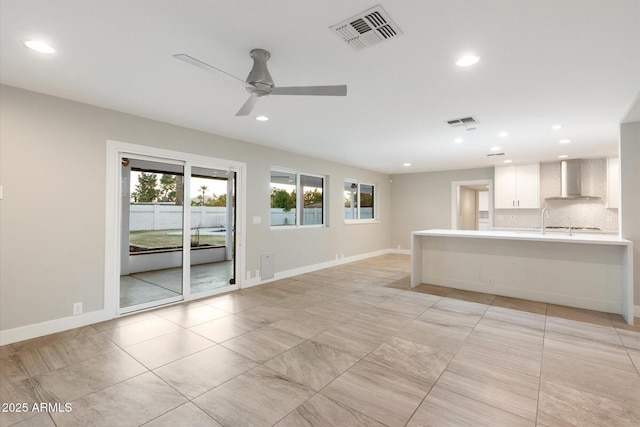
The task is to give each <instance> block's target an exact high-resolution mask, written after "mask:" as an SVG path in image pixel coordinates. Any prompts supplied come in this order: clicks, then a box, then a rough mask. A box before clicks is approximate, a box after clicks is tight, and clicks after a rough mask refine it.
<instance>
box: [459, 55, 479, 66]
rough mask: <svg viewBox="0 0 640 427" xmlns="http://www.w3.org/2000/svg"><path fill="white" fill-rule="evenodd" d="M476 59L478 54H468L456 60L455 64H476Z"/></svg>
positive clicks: (477, 59)
mask: <svg viewBox="0 0 640 427" xmlns="http://www.w3.org/2000/svg"><path fill="white" fill-rule="evenodd" d="M478 61H480V57H479V56H475V55H468V56H463V57H462V58H460V59H458V60H457V61H456V65H457V66H458V67H468V66H470V65H473V64H477V63H478Z"/></svg>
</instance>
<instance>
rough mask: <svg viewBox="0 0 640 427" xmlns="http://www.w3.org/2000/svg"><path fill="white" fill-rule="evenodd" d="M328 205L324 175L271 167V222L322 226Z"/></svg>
mask: <svg viewBox="0 0 640 427" xmlns="http://www.w3.org/2000/svg"><path fill="white" fill-rule="evenodd" d="M324 205H325V203H324V177H322V176H319V175H311V174H307V173H301V172H294V171H285V170H277V169H274V170H272V171H271V226H274V227H280V226H290V227H291V226H294V227H295V226H322V225H324Z"/></svg>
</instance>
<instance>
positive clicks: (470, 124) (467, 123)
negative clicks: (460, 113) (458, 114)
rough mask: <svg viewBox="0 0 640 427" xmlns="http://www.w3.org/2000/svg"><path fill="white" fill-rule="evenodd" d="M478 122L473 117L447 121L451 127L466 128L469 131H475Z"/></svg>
mask: <svg viewBox="0 0 640 427" xmlns="http://www.w3.org/2000/svg"><path fill="white" fill-rule="evenodd" d="M477 123H478V121H477V120H476V119H474V118H473V117H462V118H459V119H453V120H447V124H448V125H449V126H451V127H458V126H464V127H465V128H466V129H467V130H475V129H476V124H477Z"/></svg>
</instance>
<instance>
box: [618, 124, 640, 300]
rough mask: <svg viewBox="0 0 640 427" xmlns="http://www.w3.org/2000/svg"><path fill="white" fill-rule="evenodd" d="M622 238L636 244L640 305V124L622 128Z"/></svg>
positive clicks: (636, 284) (636, 290) (636, 291)
mask: <svg viewBox="0 0 640 427" xmlns="http://www.w3.org/2000/svg"><path fill="white" fill-rule="evenodd" d="M620 177H621V180H622V190H621V199H622V207H621V210H622V212H621V217H622V218H621V219H622V220H621V223H620V230H621V233H622V237H623V238H625V239H629V240H631V241H632V242H633V272H634V287H633V292H634V294H633V297H634V305H635V306H636V307H637V306H640V190H638V187H639V186H640V122H635V123H627V124H623V125H621V126H620Z"/></svg>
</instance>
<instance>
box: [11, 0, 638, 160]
mask: <svg viewBox="0 0 640 427" xmlns="http://www.w3.org/2000/svg"><path fill="white" fill-rule="evenodd" d="M377 1H380V0H367V1H363V0H351V1H344V0H324V1H314V2H310V1H303V0H259V1H258V0H236V1H229V0H224V1H223V0H190V1H176V0H136V1H130V0H108V1H107V0H58V1H51V0H0V19H1V21H0V80H1V82H2V83H4V84H7V85H12V86H17V87H21V88H25V89H29V90H33V91H37V92H42V93H46V94H50V95H55V96H59V97H63V98H68V99H73V100H77V101H80V102H85V103H89V104H94V105H98V106H101V107H106V108H110V109H114V110H118V111H122V112H126V113H131V114H135V115H139V116H143V117H148V118H152V119H156V120H160V121H164V122H169V123H173V124H177V125H181V126H185V127H189V128H193V129H199V130H202V131H206V132H211V133H214V134H218V135H224V136H228V137H231V138H236V139H240V140H245V141H250V142H254V143H257V144H263V145H267V146H272V147H277V148H281V149H285V150H289V151H294V152H298V153H303V154H307V155H310V156H314V157H319V158H325V159H329V160H334V161H338V162H342V163H347V164H352V165H357V166H361V167H364V168H368V169H373V170H377V171H381V172H385V173H407V172H418V171H430V170H446V169H462V168H472V167H483V166H492V165H496V164H502V161H503V160H504V158H495V157H494V158H487V157H486V154H487V153H489V152H490V147H492V146H494V145H499V146H500V147H501V148H502V149H501V151H504V152H505V153H506V154H507V156H508V157H507V158H509V159H512V160H513V161H514V163H519V162H528V161H553V160H557V156H558V155H560V154H568V155H570V156H571V157H596V156H604V155H611V154H615V153H616V150H617V142H618V132H619V123H620V122H621V121H622V119H623V117H624V116H625V114H626V113H627V112H628V111H629V108H630V107H631V104H632V102H633V100H634V99H635V97H636V95H637V94H638V93H639V92H640V0H607V1H602V0H533V1H532V0H527V1H523V0H483V1H477V0H466V1H464V0H439V1H437V0H432V1H420V2H415V1H411V2H410V1H407V0H381V3H380V4H381V5H382V6H383V7H384V9H385V10H386V11H387V13H388V14H389V15H390V16H391V18H392V19H393V20H394V21H395V22H396V24H397V25H398V26H399V27H400V28H401V29H402V31H403V32H404V34H403V35H402V36H400V37H398V38H396V39H392V40H390V41H387V42H385V43H381V44H378V45H376V46H372V47H370V48H368V49H365V50H362V51H359V52H357V51H354V50H352V48H350V47H349V46H347V45H346V44H345V43H344V42H342V41H341V40H340V39H339V38H338V37H337V36H336V35H334V34H333V33H332V31H331V30H329V26H331V25H333V24H337V23H338V22H340V21H342V20H344V19H347V18H349V17H351V16H353V15H355V14H357V13H359V12H362V11H364V10H366V9H368V8H370V7H372V6H375V5H376V4H377ZM32 38H42V39H45V40H47V41H49V42H50V44H52V45H53V46H54V47H55V48H56V49H57V52H56V53H55V54H54V55H51V56H45V55H43V54H38V53H34V52H32V51H30V50H29V49H27V48H26V47H25V46H24V45H23V42H24V41H25V40H27V39H32ZM253 48H264V49H267V50H269V51H270V52H271V55H272V56H271V60H270V61H269V69H270V71H271V74H272V76H273V78H274V80H275V83H276V85H277V86H278V85H279V86H302V85H334V84H347V85H348V95H347V96H346V97H344V98H343V97H297V96H271V97H269V98H264V99H261V100H260V102H259V103H258V106H257V108H256V109H255V110H254V112H253V114H252V115H251V116H249V117H235V113H236V111H237V110H238V109H239V108H240V106H241V105H242V104H243V103H244V101H245V100H246V98H247V96H248V95H247V93H246V92H245V90H244V88H243V87H242V85H240V84H237V82H234V81H233V80H230V79H227V78H225V77H223V76H222V75H218V74H211V73H207V72H205V71H203V70H201V69H198V68H195V67H192V66H189V65H188V64H185V63H183V62H181V61H178V60H176V59H174V58H173V57H172V55H173V54H175V53H187V54H189V55H191V56H194V57H197V58H199V59H201V60H203V61H206V62H208V63H210V64H212V65H214V66H216V67H218V68H221V69H223V70H225V71H226V72H228V73H231V74H233V75H236V76H239V77H241V78H245V77H246V75H247V74H248V72H249V70H250V68H251V65H252V60H251V58H250V57H249V51H250V50H251V49H253ZM466 53H473V54H477V55H479V56H480V57H481V60H480V62H479V63H478V64H477V65H475V66H473V67H469V68H459V67H456V66H455V64H454V63H455V61H456V60H457V59H458V58H459V57H460V56H462V55H463V54H466ZM259 114H264V115H267V116H269V117H270V120H269V121H268V122H264V123H263V122H258V121H256V120H255V119H254V118H255V116H256V115H259ZM469 115H472V116H474V117H475V118H476V119H477V120H478V121H479V122H480V123H479V126H478V129H477V130H475V131H465V130H463V129H460V128H456V129H452V128H449V127H448V126H447V124H446V123H445V122H446V121H447V120H449V119H454V118H459V117H465V116H469ZM554 124H561V125H562V126H563V128H562V129H561V130H559V131H552V130H551V126H552V125H554ZM502 131H507V132H508V133H509V135H508V137H506V138H499V137H498V133H499V132H502ZM457 137H461V138H463V139H464V142H463V143H462V144H454V143H453V140H454V139H455V138H457ZM562 138H569V139H571V140H572V142H571V143H570V144H563V145H561V144H558V142H557V141H558V140H559V139H562ZM404 162H410V163H411V164H412V166H411V167H403V163H404Z"/></svg>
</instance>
